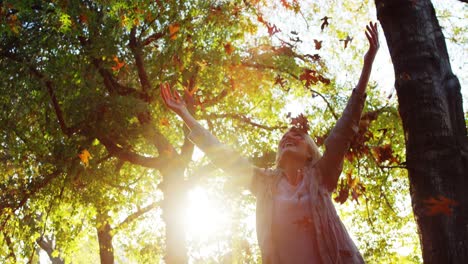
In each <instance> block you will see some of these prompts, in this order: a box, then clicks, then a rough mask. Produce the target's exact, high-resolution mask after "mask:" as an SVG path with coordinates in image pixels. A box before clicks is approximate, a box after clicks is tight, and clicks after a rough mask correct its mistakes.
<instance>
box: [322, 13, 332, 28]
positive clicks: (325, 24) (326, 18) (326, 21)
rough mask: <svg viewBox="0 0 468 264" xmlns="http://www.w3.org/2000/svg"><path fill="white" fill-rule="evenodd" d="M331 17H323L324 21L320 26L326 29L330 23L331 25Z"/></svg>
mask: <svg viewBox="0 0 468 264" xmlns="http://www.w3.org/2000/svg"><path fill="white" fill-rule="evenodd" d="M330 18H331V17H327V16H324V17H323V18H322V19H320V20H321V21H323V22H322V25H321V26H320V29H321V30H322V31H323V29H325V27H327V26H328V25H330V24H329V23H328V19H330Z"/></svg>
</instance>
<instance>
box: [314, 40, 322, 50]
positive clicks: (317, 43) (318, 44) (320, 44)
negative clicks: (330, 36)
mask: <svg viewBox="0 0 468 264" xmlns="http://www.w3.org/2000/svg"><path fill="white" fill-rule="evenodd" d="M314 44H315V49H316V50H319V49H321V48H322V40H320V41H318V40H316V39H314Z"/></svg>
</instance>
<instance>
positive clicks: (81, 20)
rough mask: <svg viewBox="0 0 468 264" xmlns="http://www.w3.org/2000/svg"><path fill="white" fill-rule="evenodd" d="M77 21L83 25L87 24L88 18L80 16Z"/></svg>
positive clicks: (83, 15) (84, 15)
mask: <svg viewBox="0 0 468 264" xmlns="http://www.w3.org/2000/svg"><path fill="white" fill-rule="evenodd" d="M78 20H80V22H81V23H83V24H88V16H87V15H86V14H84V13H83V14H80V16H79V17H78Z"/></svg>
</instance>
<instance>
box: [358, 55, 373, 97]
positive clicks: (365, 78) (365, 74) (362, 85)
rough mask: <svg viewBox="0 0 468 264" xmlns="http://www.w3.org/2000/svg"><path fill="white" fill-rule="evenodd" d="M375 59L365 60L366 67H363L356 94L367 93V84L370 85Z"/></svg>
mask: <svg viewBox="0 0 468 264" xmlns="http://www.w3.org/2000/svg"><path fill="white" fill-rule="evenodd" d="M372 63H373V59H367V58H365V59H364V65H363V66H362V71H361V77H360V78H359V82H358V83H357V85H356V92H358V93H359V94H364V93H365V92H366V88H367V84H368V83H369V78H370V74H371V72H372Z"/></svg>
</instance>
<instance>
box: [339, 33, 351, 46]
mask: <svg viewBox="0 0 468 264" xmlns="http://www.w3.org/2000/svg"><path fill="white" fill-rule="evenodd" d="M352 40H353V38H352V37H350V36H349V35H348V36H346V38H345V39H340V41H344V48H345V49H346V48H347V47H348V44H349V43H351V41H352Z"/></svg>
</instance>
